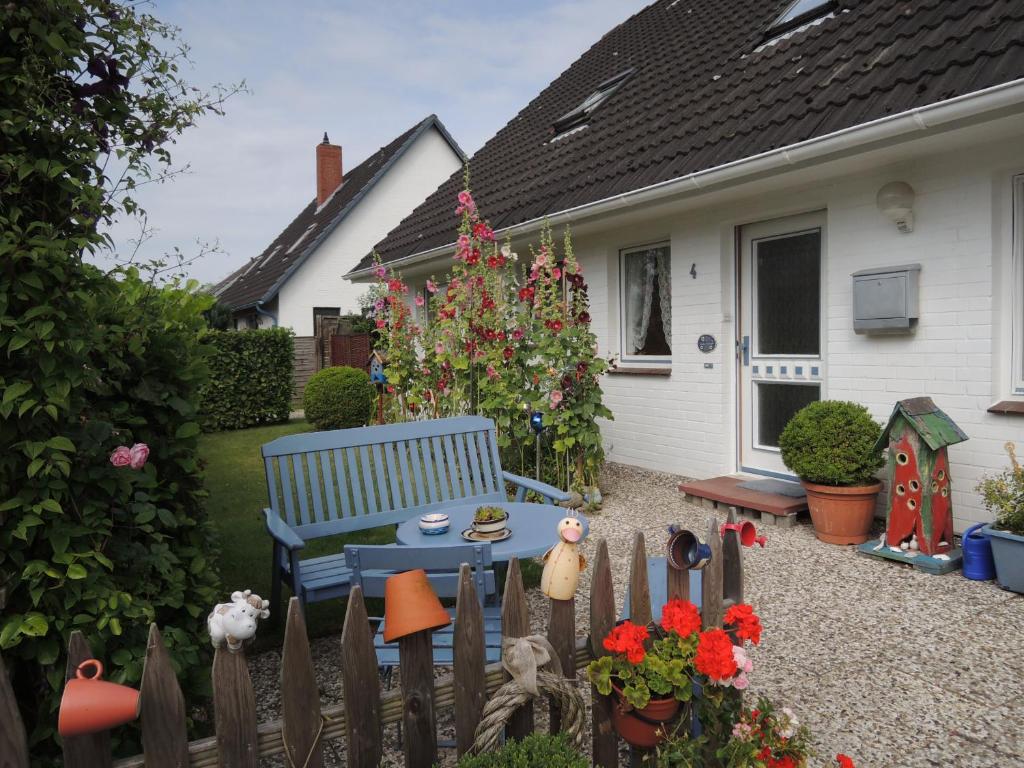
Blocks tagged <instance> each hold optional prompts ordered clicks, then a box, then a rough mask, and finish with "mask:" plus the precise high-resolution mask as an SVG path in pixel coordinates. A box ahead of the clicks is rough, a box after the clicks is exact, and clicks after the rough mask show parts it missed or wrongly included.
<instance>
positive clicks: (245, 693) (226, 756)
mask: <svg viewBox="0 0 1024 768" xmlns="http://www.w3.org/2000/svg"><path fill="white" fill-rule="evenodd" d="M213 713H214V727H215V728H216V730H217V754H218V756H219V758H220V766H221V768H256V764H257V759H258V757H259V748H258V746H257V743H256V695H255V694H254V693H253V690H252V679H251V678H250V677H249V667H248V666H246V663H245V652H244V651H242V650H238V651H230V650H228V649H227V648H226V647H224V648H218V649H217V651H216V652H215V653H214V655H213Z"/></svg>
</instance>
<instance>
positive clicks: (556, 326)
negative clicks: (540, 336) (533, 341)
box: [548, 319, 562, 333]
mask: <svg viewBox="0 0 1024 768" xmlns="http://www.w3.org/2000/svg"><path fill="white" fill-rule="evenodd" d="M548 328H550V329H551V330H552V331H554V332H555V333H558V332H559V331H561V330H562V321H561V320H557V319H556V320H552V321H551V325H549V326H548Z"/></svg>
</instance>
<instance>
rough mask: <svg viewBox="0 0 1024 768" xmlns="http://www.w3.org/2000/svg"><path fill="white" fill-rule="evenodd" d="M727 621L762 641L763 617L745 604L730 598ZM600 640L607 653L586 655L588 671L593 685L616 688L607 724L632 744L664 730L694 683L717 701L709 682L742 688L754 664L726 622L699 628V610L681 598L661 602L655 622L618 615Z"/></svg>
mask: <svg viewBox="0 0 1024 768" xmlns="http://www.w3.org/2000/svg"><path fill="white" fill-rule="evenodd" d="M725 622H726V626H727V627H729V628H730V631H731V632H732V633H733V635H734V636H735V637H737V638H738V639H741V640H750V641H751V642H753V643H755V644H756V643H758V642H760V638H761V623H760V620H759V619H758V617H757V616H756V615H755V614H754V613H753V610H752V609H751V608H750V606H749V605H744V604H739V605H735V606H732V607H731V608H730V609H729V611H728V612H726V615H725ZM602 644H603V646H604V649H605V650H607V651H609V652H610V653H609V655H606V656H602V657H600V658H598V659H596V660H594V661H592V662H591V663H590V665H589V666H588V667H587V676H588V677H589V678H590V681H591V682H592V683H593V684H594V687H595V688H597V690H598V692H599V693H601V694H604V695H606V696H608V695H614V697H615V700H616V704H615V706H614V707H613V708H612V724H613V725H614V726H615V730H616V731H617V732H618V734H619V735H620V736H621V737H622V738H623V739H624V740H625V741H626V742H628V743H629V744H632V745H633V746H634V747H641V748H651V747H654V746H656V745H657V744H659V743H660V742H661V741H663V740H664V739H665V738H666V737H667V735H668V732H669V726H668V725H667V724H668V723H670V722H672V721H673V720H674V719H675V718H676V716H677V714H678V713H679V709H680V706H681V704H682V703H683V702H689V701H690V700H691V698H692V697H693V686H694V684H695V683H696V684H699V685H701V686H704V689H705V690H704V695H705V698H711V699H714V700H715V701H716V702H717V703H719V704H720V703H721V696H719V695H717V694H713V693H712V689H713V688H714V686H721V687H733V688H736V689H738V690H742V689H744V688H746V687H747V685H748V679H747V674H748V673H749V672H750V670H751V669H752V668H753V664H752V663H751V661H750V659H749V658H747V655H746V653H745V652H744V650H743V648H742V646H741V645H734V644H733V641H732V638H731V637H730V636H729V634H727V633H726V632H725V631H724V630H722V629H718V628H712V629H709V630H706V631H703V632H702V631H701V618H700V612H699V611H698V610H697V608H696V607H695V606H694V605H693V604H692V603H690V602H688V601H686V600H671V601H669V602H668V603H667V604H666V605H665V606H663V607H662V610H661V620H660V622H659V623H658V624H653V623H652V624H649V625H647V626H642V625H638V624H634V623H633V622H631V621H629V620H626V621H622V622H619V623H618V624H617V625H616V626H615V628H614V629H612V631H611V632H610V633H609V634H608V636H607V637H605V638H604V641H603V643H602Z"/></svg>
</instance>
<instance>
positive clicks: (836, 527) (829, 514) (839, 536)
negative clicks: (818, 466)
mask: <svg viewBox="0 0 1024 768" xmlns="http://www.w3.org/2000/svg"><path fill="white" fill-rule="evenodd" d="M800 482H801V483H802V484H803V486H804V490H806V491H807V506H808V507H809V508H810V510H811V522H813V523H814V535H815V536H817V537H818V538H819V539H821V540H822V541H824V542H828V543H829V544H863V543H864V542H865V541H867V540H868V538H869V536H870V533H871V523H872V521H873V520H874V518H875V499H876V497H877V496H878V492H879V491H881V490H882V484H881V483H874V484H873V485H856V486H851V487H841V486H834V485H818V484H817V483H809V482H807V481H806V480H801V481H800Z"/></svg>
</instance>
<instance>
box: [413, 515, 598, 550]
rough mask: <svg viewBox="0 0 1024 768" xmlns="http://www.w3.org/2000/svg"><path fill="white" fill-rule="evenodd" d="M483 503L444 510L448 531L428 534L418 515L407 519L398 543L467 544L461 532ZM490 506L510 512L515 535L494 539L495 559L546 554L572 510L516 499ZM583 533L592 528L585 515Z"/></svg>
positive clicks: (430, 544)
mask: <svg viewBox="0 0 1024 768" xmlns="http://www.w3.org/2000/svg"><path fill="white" fill-rule="evenodd" d="M479 506H480V504H458V505H454V506H451V507H446V508H445V509H444V510H442V511H443V512H444V513H445V514H446V515H448V518H449V520H450V522H451V526H450V527H449V528H448V531H447V533H442V534H433V535H428V534H425V533H423V532H422V531H421V530H420V528H419V518H418V517H414V518H412V519H411V520H406V521H405V522H404V523H402V524H401V525H399V526H398V530H397V531H396V533H395V539H396V541H397V542H398V543H399V544H404V545H406V546H417V547H431V546H433V547H449V546H452V545H453V544H465V543H466V540H465V539H464V538H462V532H463V531H464V530H466V529H467V528H469V527H470V525H471V524H472V522H473V513H474V512H476V510H477V507H479ZM487 506H491V507H501V508H502V509H504V510H505V511H506V512H507V513H508V527H509V528H511V529H512V535H511V536H509V537H508V538H507V539H505V540H504V541H496V542H492V543H491V557H492V558H493V559H494V561H495V562H508V561H509V560H511V559H512V558H513V557H518V558H524V557H537V556H538V555H543V554H544V553H545V552H547V551H548V550H549V549H551V547H553V546H554V545H555V543H556V542H557V541H558V530H557V528H558V521H559V520H561V519H562V518H563V517H565V516H566V515H568V514H569V510H567V509H565V508H564V507H557V506H555V505H553V504H525V503H517V502H514V501H506V502H493V501H488V502H487ZM579 519H580V522H582V523H583V532H584V535H586V534H587V533H589V532H590V523H589V522H588V521H587V518H586V517H585V516H583V515H580V516H579Z"/></svg>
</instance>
